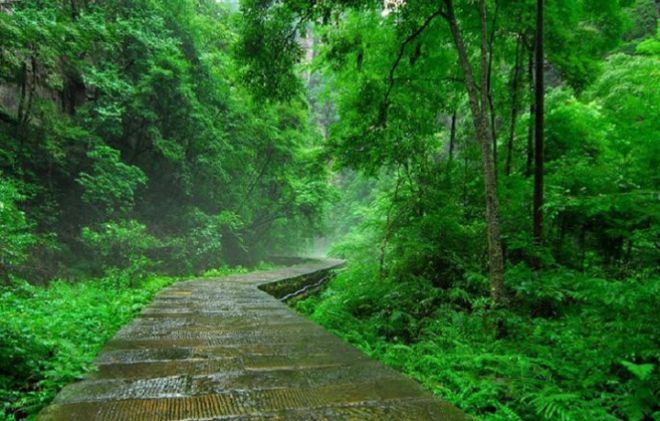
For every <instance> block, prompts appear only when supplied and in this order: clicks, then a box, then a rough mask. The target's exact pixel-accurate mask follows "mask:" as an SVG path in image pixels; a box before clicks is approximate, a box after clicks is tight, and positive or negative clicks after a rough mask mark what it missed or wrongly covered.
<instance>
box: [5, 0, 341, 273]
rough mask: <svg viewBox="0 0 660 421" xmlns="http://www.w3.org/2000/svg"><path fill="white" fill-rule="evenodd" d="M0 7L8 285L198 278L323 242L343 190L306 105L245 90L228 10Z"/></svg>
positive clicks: (189, 5) (157, 4)
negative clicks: (159, 275)
mask: <svg viewBox="0 0 660 421" xmlns="http://www.w3.org/2000/svg"><path fill="white" fill-rule="evenodd" d="M2 7H3V8H7V9H6V10H4V11H3V12H2V13H0V39H1V40H2V44H1V50H0V54H1V56H0V57H1V58H2V60H1V65H0V86H1V89H2V91H1V92H0V93H2V101H0V102H1V104H0V142H2V149H1V150H0V177H2V192H1V193H0V194H1V195H2V196H1V197H2V200H3V202H2V203H7V208H6V209H3V211H2V212H3V216H2V218H3V224H4V223H5V222H4V221H5V218H7V219H8V220H9V222H8V223H10V224H11V231H9V236H8V239H6V240H5V239H4V238H3V241H8V242H9V243H8V244H7V248H5V247H4V245H3V248H2V251H0V253H2V261H1V263H2V266H1V267H0V271H1V272H2V273H4V274H5V275H6V273H7V272H8V271H13V272H19V273H21V274H22V275H23V276H25V277H28V278H30V279H35V280H36V279H42V280H46V279H49V278H50V277H52V276H75V275H79V274H80V273H82V274H85V273H90V272H93V273H98V272H99V271H100V270H102V269H104V268H106V269H107V268H109V267H115V268H119V269H125V268H128V267H132V266H137V267H141V266H145V265H146V266H149V265H150V266H152V267H158V268H160V269H162V270H168V271H170V272H173V273H188V272H191V271H194V272H199V271H202V270H204V269H205V268H208V267H215V266H217V265H219V264H222V263H226V262H230V263H249V262H250V261H258V260H259V259H260V257H263V256H264V254H265V253H267V252H270V253H277V252H278V251H282V250H285V249H286V247H289V246H290V245H292V244H295V241H293V240H295V239H298V238H300V237H301V236H302V235H303V234H309V233H310V232H314V230H315V229H317V228H318V226H317V218H315V215H316V214H318V212H319V211H320V210H321V209H322V203H323V202H324V201H325V199H326V198H327V197H328V196H329V195H330V194H331V188H330V187H329V185H328V183H327V175H328V171H327V169H326V167H325V166H324V165H323V161H321V160H318V159H317V158H316V155H317V154H318V152H316V149H315V148H316V145H317V141H316V140H317V139H318V135H317V131H316V130H315V129H314V126H313V125H311V124H310V120H309V118H308V114H307V112H306V105H305V102H304V99H298V100H292V101H291V102H289V103H288V104H276V103H272V102H269V101H267V100H262V99H260V98H255V97H252V96H251V95H250V94H249V93H248V92H246V90H245V89H244V88H243V87H242V85H241V83H240V81H239V79H240V72H239V70H240V65H239V63H237V62H236V61H235V60H234V59H233V58H232V48H233V45H234V43H235V38H236V35H235V32H234V30H233V29H232V28H233V27H234V26H235V21H236V19H235V15H234V14H233V13H232V12H231V11H230V10H229V9H228V8H227V7H225V6H223V5H221V4H218V3H217V2H215V1H212V0H208V1H178V0H177V1H167V0H164V1H152V0H136V1H129V2H125V1H110V2H78V1H73V2H69V1H56V2H46V3H44V2H41V1H21V2H15V3H10V5H6V6H2ZM17 203H19V205H17ZM17 206H18V207H17ZM19 209H20V212H23V213H20V212H19ZM23 220H25V221H23ZM30 236H31V237H30ZM3 237H4V236H3ZM28 243H29V244H30V245H31V246H32V249H31V250H30V253H28V254H25V251H26V247H27V245H28ZM81 256H84V258H81ZM21 257H25V258H27V259H28V261H27V262H23V261H22V260H21ZM21 263H26V264H25V265H23V266H21Z"/></svg>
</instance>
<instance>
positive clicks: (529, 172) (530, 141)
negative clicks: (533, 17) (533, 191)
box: [525, 47, 536, 177]
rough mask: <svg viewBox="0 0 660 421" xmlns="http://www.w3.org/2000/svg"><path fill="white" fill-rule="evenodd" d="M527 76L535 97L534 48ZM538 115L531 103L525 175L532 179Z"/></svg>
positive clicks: (530, 89) (530, 90)
mask: <svg viewBox="0 0 660 421" xmlns="http://www.w3.org/2000/svg"><path fill="white" fill-rule="evenodd" d="M527 74H528V78H529V92H530V95H531V96H532V97H533V96H534V48H533V47H530V51H529V59H528V61H527ZM535 115H536V108H535V106H534V100H533V99H530V101H529V130H528V131H527V166H526V169H525V175H526V176H527V177H530V176H531V175H532V165H533V163H534V116H535Z"/></svg>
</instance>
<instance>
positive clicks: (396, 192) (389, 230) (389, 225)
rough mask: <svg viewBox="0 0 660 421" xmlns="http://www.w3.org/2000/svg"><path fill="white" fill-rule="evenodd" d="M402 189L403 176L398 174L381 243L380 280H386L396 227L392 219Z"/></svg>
mask: <svg viewBox="0 0 660 421" xmlns="http://www.w3.org/2000/svg"><path fill="white" fill-rule="evenodd" d="M400 187H401V176H400V175H399V174H397V176H396V186H395V187H394V196H393V197H392V203H391V204H390V207H389V209H387V220H386V222H385V235H384V236H383V241H381V243H380V256H379V259H378V263H379V270H378V274H379V275H380V279H384V278H385V254H386V252H387V244H388V243H389V241H390V237H391V235H392V225H394V218H393V217H392V211H393V210H394V206H396V202H397V199H398V197H399V188H400Z"/></svg>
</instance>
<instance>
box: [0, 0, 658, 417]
mask: <svg viewBox="0 0 660 421" xmlns="http://www.w3.org/2000/svg"><path fill="white" fill-rule="evenodd" d="M539 11H540V12H543V13H539ZM658 13H659V11H658V6H657V3H656V2H654V1H653V0H553V1H547V2H544V1H542V0H439V1H437V2H427V1H413V0H410V1H398V0H386V1H384V2H381V1H373V0H351V1H346V0H326V1H322V2H307V1H300V0H242V1H241V4H240V10H233V9H232V8H231V7H229V6H226V5H223V4H222V2H220V3H219V2H216V1H215V0H194V1H193V0H128V1H126V0H122V1H120V0H111V1H104V2H80V1H77V0H74V1H66V2H65V1H51V2H45V3H44V2H42V1H37V0H24V1H20V2H9V3H7V2H5V3H0V40H1V41H0V233H1V234H2V235H1V236H0V283H4V284H5V285H6V286H5V287H3V289H2V292H1V294H2V295H0V305H2V307H0V318H2V319H3V320H10V322H8V323H5V324H3V325H2V326H1V327H0V334H1V335H0V364H2V365H0V394H2V395H3V400H6V401H7V402H8V403H6V404H4V406H3V407H2V408H0V411H5V415H7V414H12V416H19V417H22V416H24V415H29V414H32V413H34V411H35V410H36V409H38V408H40V407H41V406H42V405H43V404H45V403H47V401H48V400H49V399H50V398H51V397H52V396H53V394H54V393H55V391H56V390H57V388H58V387H59V386H61V385H63V384H65V383H66V382H67V381H69V380H72V379H74V378H75V377H76V376H78V375H79V374H80V373H81V372H82V371H83V368H84V367H85V366H86V365H87V364H88V362H89V361H90V359H91V358H92V356H93V354H94V353H95V352H96V350H98V348H99V346H100V345H101V344H102V343H103V341H104V340H105V339H107V338H108V337H110V336H111V335H112V333H113V332H114V331H115V330H116V329H117V328H118V327H119V326H120V325H121V324H122V323H124V322H126V321H127V320H128V319H129V318H130V317H131V316H132V314H134V311H135V310H136V309H137V308H139V306H140V305H142V304H143V303H145V302H146V301H147V300H148V299H149V298H150V297H151V296H153V294H154V293H155V291H156V290H157V289H158V288H160V287H162V286H164V285H166V284H168V283H169V282H171V280H172V279H171V278H163V277H156V278H154V277H153V276H151V275H150V274H151V273H154V272H161V273H169V274H171V275H174V274H176V275H183V274H191V273H203V272H204V271H205V270H207V269H209V268H213V267H219V266H221V265H223V264H236V263H254V262H257V261H260V260H261V259H263V258H264V257H265V256H267V255H268V254H281V253H287V252H291V251H292V250H295V249H296V248H300V247H302V246H304V245H305V244H307V243H308V242H309V239H310V238H312V237H313V236H314V235H318V232H319V230H320V228H323V227H325V228H327V229H328V230H327V232H326V236H327V237H328V238H329V239H331V240H332V242H333V243H334V245H333V247H332V253H333V254H335V255H337V256H341V257H345V258H347V259H348V260H349V262H350V264H349V267H348V269H347V270H346V271H345V272H343V273H341V274H339V276H338V277H337V279H336V280H335V281H333V283H332V284H331V285H330V286H329V288H328V289H327V290H326V291H325V292H324V293H322V294H321V295H320V296H318V297H312V298H310V299H308V300H305V301H301V302H299V303H298V304H297V308H298V309H299V310H300V311H302V312H304V313H306V314H309V315H310V317H311V318H313V319H314V320H316V321H318V322H320V323H321V324H323V325H324V326H326V327H328V328H329V329H331V330H333V331H335V332H337V333H338V334H339V335H341V336H342V337H344V338H346V339H348V340H349V341H351V342H353V343H355V344H356V345H357V346H359V347H360V348H361V349H363V350H365V351H366V352H368V353H369V354H371V355H373V356H374V357H376V358H379V359H381V360H383V361H384V362H386V363H387V364H390V365H392V366H394V367H396V368H397V369H400V370H402V371H404V372H406V373H408V374H409V375H411V376H413V377H415V378H416V379H418V380H419V381H420V382H422V383H423V384H424V385H425V386H426V387H428V388H429V389H430V390H432V391H433V392H435V393H437V394H438V395H440V396H442V397H444V398H445V399H447V400H449V401H451V402H453V403H455V404H456V405H458V406H459V407H461V408H462V409H464V410H465V411H466V412H468V413H469V414H471V415H473V416H475V417H477V418H479V419H492V420H515V419H525V420H555V419H560V420H601V419H602V420H608V419H629V420H650V419H658V418H660V406H659V404H658V402H660V373H659V371H660V367H658V365H659V363H660V361H659V360H660V353H659V351H658V350H659V349H660V346H659V344H660V329H658V323H657V316H656V314H655V313H656V311H657V309H658V308H660V301H659V300H658V296H659V293H660V273H659V272H658V267H660V251H659V245H660V228H659V227H660V189H659V187H660V178H659V175H658V168H659V167H660V161H659V160H660V124H659V123H658V122H660V108H659V107H658V104H660V70H659V69H660V25H659V24H658ZM541 35H543V37H541ZM541 39H544V42H539V40H541ZM541 46H542V47H543V48H540V47H541ZM337 191H340V192H341V194H337ZM337 198H339V199H340V200H335V202H336V203H334V204H333V205H332V206H331V205H330V203H331V202H332V200H333V199H337ZM90 277H96V278H97V279H98V280H96V281H84V282H78V283H75V282H73V283H72V282H70V281H73V280H75V279H89V278H90ZM53 278H64V279H67V280H68V281H69V282H64V281H57V282H54V283H52V284H51V286H50V287H48V288H37V287H34V286H30V285H28V284H26V283H25V282H24V281H22V280H21V279H27V280H28V281H30V282H31V283H32V284H36V283H39V282H45V281H47V280H49V279H53ZM49 314H51V315H54V316H53V317H48V315H49ZM90 315H91V316H90ZM75 331H84V334H81V335H79V336H76V337H75V340H74V339H73V338H74V336H72V335H73V333H72V332H75ZM60 333H61V335H60ZM49 335H50V336H49ZM56 336H57V337H61V340H59V339H57V340H56V339H53V338H54V337H56ZM5 396H6V398H4V397H5ZM0 414H1V413H0Z"/></svg>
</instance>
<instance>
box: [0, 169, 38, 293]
mask: <svg viewBox="0 0 660 421" xmlns="http://www.w3.org/2000/svg"><path fill="white" fill-rule="evenodd" d="M22 200H25V196H24V195H22V194H21V193H20V191H19V189H18V186H17V184H16V183H15V182H14V181H12V180H10V179H7V178H5V177H3V176H2V174H1V173H0V233H2V235H0V281H2V280H3V279H6V277H7V276H8V274H9V272H10V271H12V270H15V269H16V268H17V267H18V266H19V265H20V264H22V263H23V262H25V260H26V259H27V250H28V248H29V247H30V246H31V245H33V244H35V243H36V236H35V235H34V234H33V233H32V232H31V225H30V224H29V223H28V221H27V219H26V217H25V214H24V213H23V212H22V211H21V210H20V208H19V207H18V203H19V202H21V201H22Z"/></svg>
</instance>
